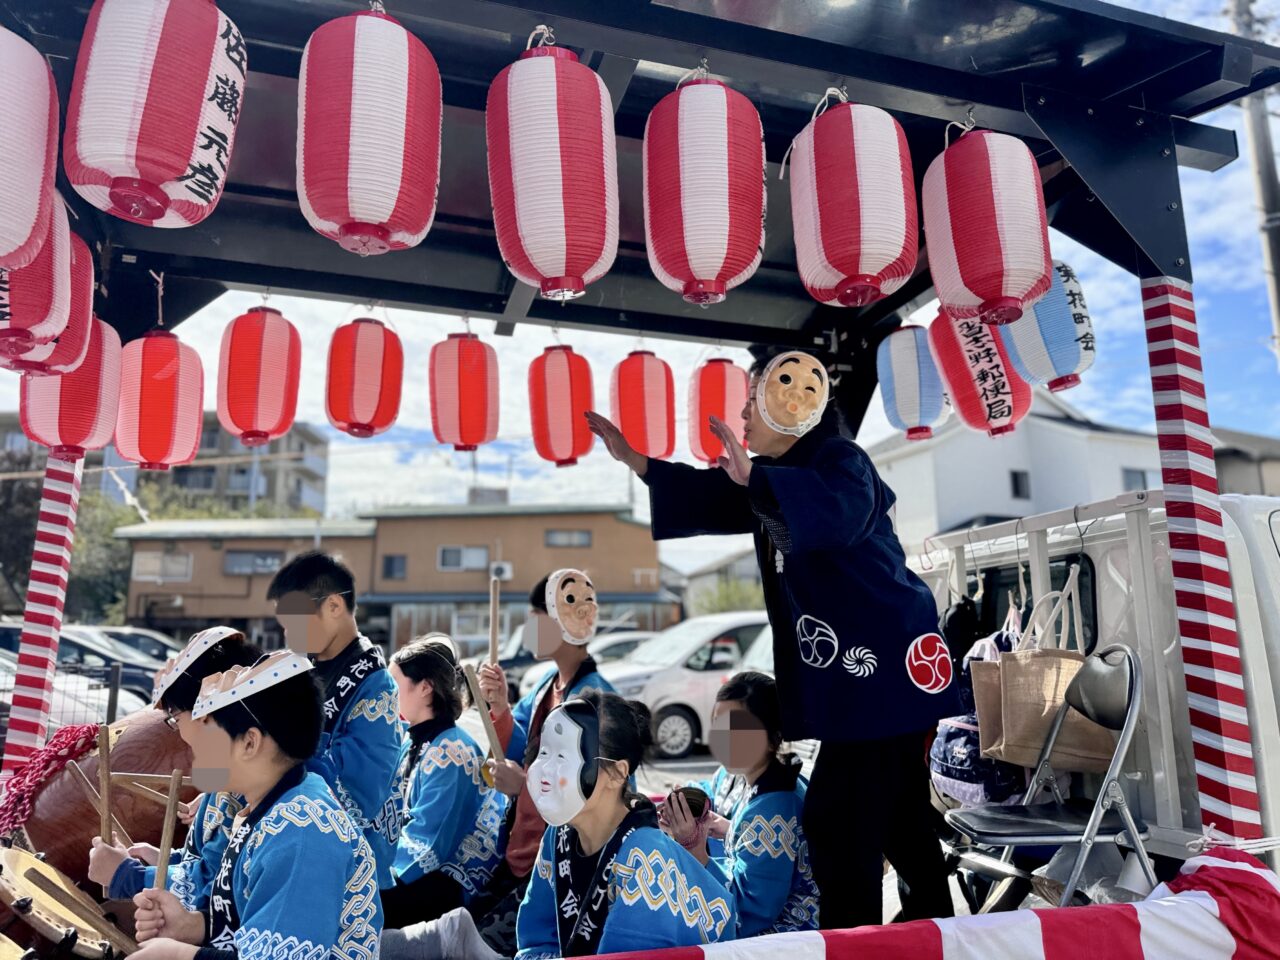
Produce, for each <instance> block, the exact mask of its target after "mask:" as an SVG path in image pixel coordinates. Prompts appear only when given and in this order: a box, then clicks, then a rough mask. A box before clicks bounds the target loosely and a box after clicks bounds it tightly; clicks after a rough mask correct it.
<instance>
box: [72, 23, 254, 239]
mask: <svg viewBox="0 0 1280 960" xmlns="http://www.w3.org/2000/svg"><path fill="white" fill-rule="evenodd" d="M248 69H249V68H248V49H247V46H246V44H245V40H244V37H243V35H242V34H241V33H240V31H239V30H238V29H237V28H236V25H235V24H234V23H232V22H231V20H229V19H228V18H227V17H226V16H225V15H224V14H223V13H222V12H221V11H220V10H219V9H218V8H217V7H216V6H214V4H213V3H212V2H210V0H97V2H96V3H94V5H93V9H92V10H90V12H89V19H88V23H87V24H86V26H85V32H84V37H83V39H82V40H81V43H80V54H79V57H78V58H77V60H76V70H75V79H74V81H73V83H72V87H71V99H70V101H69V103H68V105H67V123H66V136H65V138H64V140H63V156H62V162H63V168H64V170H65V171H66V174H67V179H68V180H70V181H71V185H72V187H74V188H75V190H76V192H77V193H79V194H80V195H81V196H82V197H84V199H85V200H87V201H88V202H89V203H91V204H93V205H94V206H95V207H97V208H98V209H99V210H105V211H107V212H108V213H110V214H112V215H113V216H117V217H120V218H121V219H123V220H128V221H129V222H131V223H139V224H149V225H151V226H156V227H185V226H189V225H191V224H193V223H199V222H200V221H201V220H203V219H204V218H205V217H207V216H208V215H209V214H210V213H212V212H213V209H214V207H215V206H217V203H218V199H219V198H220V197H221V196H222V191H223V188H224V187H225V186H226V181H227V169H228V167H229V166H230V164H231V151H232V148H233V147H234V145H235V136H236V125H237V124H238V122H239V120H240V108H241V104H242V101H243V98H244V89H245V83H246V80H247V77H248Z"/></svg>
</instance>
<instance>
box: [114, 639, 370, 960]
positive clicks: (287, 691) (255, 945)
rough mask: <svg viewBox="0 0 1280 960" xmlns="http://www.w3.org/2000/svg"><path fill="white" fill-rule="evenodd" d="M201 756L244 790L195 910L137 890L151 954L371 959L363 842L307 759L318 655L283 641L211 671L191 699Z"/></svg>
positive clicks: (311, 748)
mask: <svg viewBox="0 0 1280 960" xmlns="http://www.w3.org/2000/svg"><path fill="white" fill-rule="evenodd" d="M191 718H192V721H193V723H192V724H191V728H190V732H189V737H190V741H191V748H192V753H193V755H194V766H195V768H198V769H201V770H204V771H205V772H206V774H207V775H208V776H209V777H210V779H212V777H213V772H214V771H218V772H219V773H220V782H219V783H217V784H216V785H214V786H216V787H217V788H220V789H222V790H224V791H229V792H231V793H235V794H238V795H240V796H242V797H244V798H245V809H244V810H242V811H241V812H240V814H239V815H238V816H237V817H236V820H235V824H234V829H233V830H232V834H231V839H230V841H229V843H228V844H227V847H226V849H225V850H224V851H223V854H222V862H221V864H220V865H219V867H218V871H217V873H216V874H215V876H214V880H213V888H212V890H211V891H210V896H209V905H208V908H207V909H206V910H204V911H191V910H188V909H187V908H186V907H184V906H183V904H182V902H181V901H180V900H179V899H178V898H177V897H176V896H174V895H173V894H172V893H170V892H169V891H163V890H144V891H142V892H141V893H139V894H138V895H137V896H135V897H134V903H135V904H136V905H137V912H136V914H135V923H136V926H137V938H138V942H139V943H140V944H143V947H142V949H141V950H140V951H139V956H140V957H143V958H145V960H193V958H195V957H197V956H198V957H200V960H236V958H238V960H280V958H284V957H287V958H301V960H376V958H377V956H378V935H379V933H380V932H381V930H382V907H381V904H380V901H379V899H378V883H377V874H376V866H375V863H374V859H373V854H372V852H371V851H370V849H369V845H368V842H367V841H366V840H365V839H364V836H363V835H362V833H361V831H360V830H359V829H357V828H356V826H355V825H354V824H353V823H352V821H351V818H350V817H349V816H348V815H347V813H346V811H345V810H344V809H343V807H342V805H341V804H339V802H338V801H337V800H336V799H335V798H334V796H333V794H332V793H331V792H330V790H329V788H328V786H327V785H326V784H325V782H324V780H323V779H321V777H320V776H319V775H318V774H315V773H309V772H307V769H306V767H305V765H304V764H305V761H306V760H307V759H308V758H310V757H312V756H313V755H314V754H315V751H316V745H317V744H318V743H319V741H320V733H321V729H322V724H323V713H322V709H321V699H320V691H319V689H318V688H317V686H316V684H315V682H314V681H313V679H312V677H311V663H310V661H308V660H307V659H306V658H305V657H302V656H300V655H298V654H296V653H293V652H291V651H286V650H282V651H278V652H276V653H273V654H271V655H269V656H267V657H264V658H263V659H261V660H260V661H258V663H256V664H255V665H254V666H252V667H249V668H240V667H236V668H232V669H231V670H228V671H226V672H224V673H220V674H213V675H211V676H208V677H206V678H205V680H204V682H203V684H202V685H201V688H200V696H199V697H198V698H197V700H196V703H195V706H194V708H193V709H192V711H191Z"/></svg>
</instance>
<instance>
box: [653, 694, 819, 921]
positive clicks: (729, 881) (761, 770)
mask: <svg viewBox="0 0 1280 960" xmlns="http://www.w3.org/2000/svg"><path fill="white" fill-rule="evenodd" d="M710 739H711V753H712V755H713V756H714V757H715V758H716V759H717V760H719V761H720V763H721V766H720V769H719V770H717V771H716V772H715V775H714V776H713V777H712V778H711V779H710V780H703V781H699V782H695V783H692V784H690V786H691V787H694V788H696V789H697V790H699V791H701V793H702V794H703V795H704V796H705V797H706V798H707V799H708V800H709V804H710V805H709V806H707V807H705V808H704V809H703V810H701V811H694V810H692V809H691V805H690V802H689V800H688V798H687V796H686V795H685V794H684V793H682V792H681V791H679V790H677V791H673V792H672V793H671V795H670V796H669V797H668V798H667V800H666V802H665V803H664V804H663V806H662V809H661V810H660V811H659V821H660V822H661V824H662V829H663V830H664V831H666V832H667V834H669V835H670V836H671V837H672V839H674V840H675V841H676V842H677V843H679V844H680V845H681V846H683V847H684V848H685V849H687V850H688V851H689V852H690V853H692V854H693V856H694V858H695V859H697V861H698V862H699V863H702V864H704V865H706V866H707V867H708V868H709V869H710V870H711V871H712V872H714V873H715V874H717V875H718V876H719V877H720V880H721V882H722V883H724V885H725V886H726V887H728V888H729V890H730V891H732V893H733V896H734V902H735V904H736V905H737V908H738V936H739V938H741V937H755V936H759V935H760V934H765V933H789V932H791V931H793V930H816V929H817V927H818V888H817V886H816V885H815V884H814V882H813V873H812V872H811V870H810V869H809V845H808V843H807V842H806V840H805V835H804V829H803V827H801V818H802V812H803V810H804V794H805V788H806V786H807V783H806V781H805V779H804V778H803V777H802V776H800V761H799V760H798V759H797V758H795V757H791V756H787V755H784V754H779V752H778V750H779V748H780V747H781V745H782V718H781V706H780V704H779V703H778V689H777V685H776V684H775V683H774V681H773V678H772V677H769V676H766V675H765V674H763V673H754V672H751V671H747V672H745V673H739V674H737V675H736V676H734V677H730V678H729V680H728V681H727V682H726V683H725V684H724V686H722V687H721V688H720V690H719V691H718V692H717V693H716V703H715V707H714V708H713V709H712V711H711V737H710Z"/></svg>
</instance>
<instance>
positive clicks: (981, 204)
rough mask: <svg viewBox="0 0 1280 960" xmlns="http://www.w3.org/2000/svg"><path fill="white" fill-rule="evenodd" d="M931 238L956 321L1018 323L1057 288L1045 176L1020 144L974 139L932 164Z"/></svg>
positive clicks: (936, 272)
mask: <svg viewBox="0 0 1280 960" xmlns="http://www.w3.org/2000/svg"><path fill="white" fill-rule="evenodd" d="M924 231H925V240H926V242H927V243H928V248H929V269H930V270H931V271H932V273H933V280H934V284H935V286H936V288H937V291H938V299H939V300H940V301H941V302H942V309H944V310H945V311H947V313H949V314H950V315H951V316H952V317H955V318H956V319H967V318H969V317H978V318H980V319H981V320H982V321H983V322H984V323H995V324H1000V323H1012V322H1013V321H1014V320H1017V319H1018V318H1019V317H1020V316H1022V311H1023V310H1025V309H1026V308H1027V307H1029V306H1030V305H1031V304H1033V303H1035V302H1036V301H1037V300H1039V299H1040V298H1041V297H1043V296H1044V295H1045V293H1046V292H1047V291H1048V289H1049V284H1050V281H1051V280H1052V277H1053V263H1052V261H1051V260H1050V256H1049V227H1048V220H1047V218H1046V216H1045V210H1044V191H1043V189H1042V188H1041V185H1040V171H1039V169H1038V168H1037V167H1036V161H1035V158H1034V157H1033V156H1032V155H1031V151H1030V150H1028V149H1027V145H1026V144H1025V143H1023V142H1022V141H1021V140H1019V139H1018V138H1017V137H1011V136H1008V135H1007V134H1003V133H992V132H991V131H990V130H979V131H976V132H973V133H966V134H965V135H964V136H962V137H961V138H960V139H959V140H957V141H956V142H955V143H954V144H952V145H951V146H950V147H948V148H947V149H946V150H944V151H943V152H942V154H941V155H940V156H939V157H937V158H936V159H935V160H934V161H933V163H931V164H929V169H928V170H927V171H926V172H925V175H924Z"/></svg>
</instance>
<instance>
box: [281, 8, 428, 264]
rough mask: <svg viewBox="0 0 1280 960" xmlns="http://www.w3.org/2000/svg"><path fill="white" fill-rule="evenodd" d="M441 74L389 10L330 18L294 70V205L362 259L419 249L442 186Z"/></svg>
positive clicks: (417, 42)
mask: <svg viewBox="0 0 1280 960" xmlns="http://www.w3.org/2000/svg"><path fill="white" fill-rule="evenodd" d="M442 114H443V101H442V99H441V93H440V71H439V69H438V68H437V67H436V61H435V58H433V57H432V56H431V51H429V50H428V49H427V48H426V45H425V44H423V42H422V41H421V40H419V39H418V38H417V37H415V36H414V35H413V34H411V33H410V32H409V31H408V30H406V29H404V27H402V26H401V25H400V24H399V22H397V21H396V20H393V19H392V18H391V17H388V16H387V15H386V14H385V13H375V12H373V11H362V12H360V13H355V14H351V15H350V16H346V17H340V18H338V19H337V20H330V21H329V22H328V23H326V24H324V25H323V26H321V27H320V28H319V29H318V30H316V32H315V33H313V34H312V35H311V39H309V40H308V41H307V46H306V48H305V49H304V50H303V53H302V70H301V73H300V75H299V77H298V203H299V205H300V206H301V207H302V214H303V216H305V217H306V218H307V222H308V223H309V224H311V226H312V227H313V228H314V229H315V230H316V232H317V233H320V234H322V235H324V236H326V237H328V238H329V239H330V240H336V241H337V242H338V243H339V244H340V245H341V246H342V247H343V249H345V250H350V251H351V252H352V253H358V254H361V255H362V256H367V255H369V254H378V253H386V252H387V251H388V250H404V249H406V248H408V247H415V246H417V245H418V244H419V243H421V242H422V238H423V237H425V236H426V235H427V231H428V230H430V229H431V222H432V220H434V219H435V214H436V192H437V190H438V188H439V186H440V119H441V116H442Z"/></svg>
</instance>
